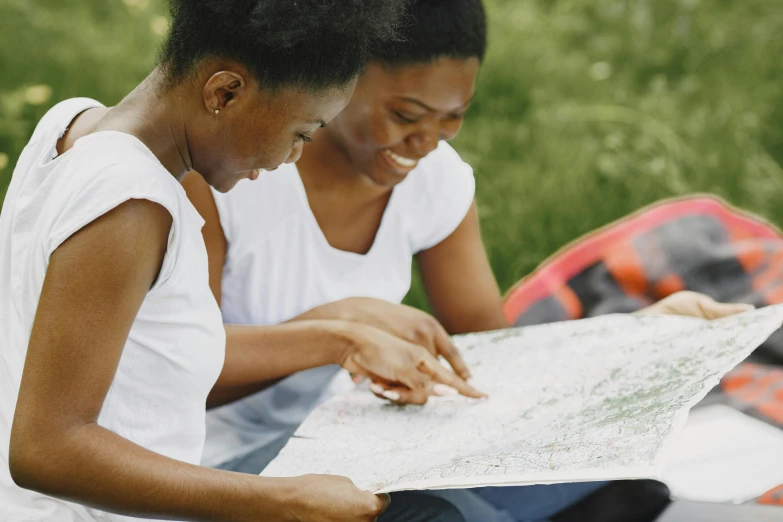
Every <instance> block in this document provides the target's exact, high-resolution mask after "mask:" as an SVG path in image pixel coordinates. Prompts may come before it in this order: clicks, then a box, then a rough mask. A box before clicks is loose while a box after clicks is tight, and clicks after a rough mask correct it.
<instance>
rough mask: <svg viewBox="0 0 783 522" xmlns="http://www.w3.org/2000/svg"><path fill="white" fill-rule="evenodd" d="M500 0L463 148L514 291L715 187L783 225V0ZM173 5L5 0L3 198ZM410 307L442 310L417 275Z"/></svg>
mask: <svg viewBox="0 0 783 522" xmlns="http://www.w3.org/2000/svg"><path fill="white" fill-rule="evenodd" d="M487 3H488V8H489V16H490V22H491V29H490V50H489V54H488V56H487V60H486V63H485V65H484V67H483V69H482V73H481V78H480V82H479V89H478V94H477V96H476V102H475V105H474V106H473V108H472V109H471V110H470V112H469V115H468V118H467V121H466V122H465V127H464V129H463V131H462V133H461V134H460V136H459V137H458V138H457V139H456V140H455V147H456V148H457V149H458V150H459V151H460V153H462V155H463V156H464V157H465V159H466V160H467V161H469V162H470V163H471V164H472V165H473V166H474V168H475V171H476V176H477V180H478V196H477V197H478V201H479V205H480V207H479V208H480V214H481V220H482V226H483V233H484V239H485V242H486V246H487V249H488V251H489V254H490V258H491V261H492V265H493V268H494V270H495V273H496V275H497V277H498V280H499V282H500V285H501V287H502V288H503V289H506V288H508V287H509V286H510V285H511V284H513V283H514V282H515V281H516V280H517V279H519V278H520V277H522V276H523V275H525V274H526V273H528V272H529V271H530V270H532V269H533V268H534V267H535V266H536V264H538V263H539V262H540V261H541V260H543V259H544V258H546V256H548V255H550V254H551V253H553V252H554V251H555V250H557V249H558V248H559V247H561V246H562V245H564V244H566V243H567V242H569V241H571V240H573V239H575V238H577V237H578V236H580V235H582V234H584V233H586V232H589V231H590V230H593V229H595V228H597V227H600V226H602V225H605V224H606V223H608V222H611V221H612V220H615V219H617V218H619V217H622V216H623V215H625V214H627V213H629V212H632V211H633V210H636V209H638V208H639V207H641V206H643V205H646V204H649V203H651V202H653V201H655V200H658V199H661V198H664V197H668V196H673V195H681V194H686V193H690V192H713V193H717V194H719V195H721V196H723V197H725V198H726V199H728V200H729V201H731V202H733V203H735V204H737V205H739V206H742V207H745V208H748V209H750V210H753V211H755V212H758V213H759V214H762V215H764V216H766V217H767V218H768V219H770V220H772V221H773V222H775V223H778V224H783V168H782V167H781V165H783V60H782V59H781V57H783V38H781V35H783V4H781V3H780V2H776V1H770V0H712V1H709V2H708V1H706V0H704V1H700V0H606V1H602V2H596V1H593V0H487ZM164 11H165V9H164V5H163V3H162V1H161V0H80V1H79V2H57V1H55V0H0V12H2V13H3V15H2V17H0V46H1V47H0V48H1V49H3V51H1V52H0V70H1V71H3V73H4V74H2V75H0V195H2V194H3V193H4V191H5V187H6V185H7V183H8V181H9V179H10V175H11V171H12V170H13V166H14V164H15V162H16V158H17V156H18V154H19V153H20V152H21V149H22V147H23V146H24V144H25V142H26V140H27V139H28V137H29V135H30V133H31V132H32V129H33V127H34V125H35V122H36V121H37V120H38V118H40V117H41V115H42V114H43V113H44V112H45V110H46V109H47V108H48V107H49V106H51V104H53V103H54V102H55V101H57V100H61V99H64V98H68V97H72V96H90V97H94V98H97V99H99V100H101V101H103V102H104V103H106V104H112V103H115V102H117V101H118V100H119V99H120V98H121V97H122V96H123V95H124V94H125V93H126V92H127V91H128V90H130V89H131V88H132V87H133V86H134V85H135V84H136V83H137V82H138V81H139V80H140V79H141V78H143V77H144V75H146V73H147V72H148V71H149V69H150V68H151V67H152V66H153V64H154V59H155V52H156V49H157V47H158V45H159V43H160V38H161V33H162V30H163V29H165V22H164V20H163V19H162V18H161V15H162V14H163V13H164ZM36 86H38V87H36ZM42 86H43V87H42ZM47 86H48V87H49V88H50V91H48V90H47V89H46V87H47ZM31 87H33V89H31ZM49 92H50V96H49V97H48V98H47V97H46V94H47V93H49ZM41 100H43V101H41ZM31 102H34V103H31ZM36 103H37V104H36ZM2 154H5V155H6V158H7V165H6V166H5V168H2V165H3V156H2ZM408 301H409V302H410V303H412V304H415V305H419V306H425V298H424V295H423V292H422V290H421V286H420V284H418V282H417V283H416V284H415V285H414V288H413V290H412V291H411V295H410V296H409V298H408Z"/></svg>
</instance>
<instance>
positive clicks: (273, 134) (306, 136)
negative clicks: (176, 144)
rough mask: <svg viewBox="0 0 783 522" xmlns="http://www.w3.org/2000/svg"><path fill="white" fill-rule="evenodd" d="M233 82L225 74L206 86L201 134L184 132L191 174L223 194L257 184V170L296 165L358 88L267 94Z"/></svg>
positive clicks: (250, 84) (253, 86)
mask: <svg viewBox="0 0 783 522" xmlns="http://www.w3.org/2000/svg"><path fill="white" fill-rule="evenodd" d="M221 74H222V73H221ZM215 76H217V74H216V75H215ZM215 76H213V78H214V77H215ZM232 79H233V77H232V76H231V74H229V77H228V78H222V79H221V78H219V79H218V80H217V81H216V82H215V85H210V84H209V82H208V83H207V85H206V87H205V88H204V105H205V106H206V108H207V111H206V113H205V114H206V116H205V117H203V118H200V122H201V123H200V125H199V127H200V128H199V129H197V130H195V131H193V132H191V130H190V129H188V132H187V136H188V141H189V142H190V143H189V150H190V152H191V160H192V164H193V169H194V170H196V171H198V172H199V173H200V174H201V175H202V176H203V177H204V179H205V180H206V181H207V183H209V184H210V185H212V186H213V187H215V188H216V189H217V190H219V191H221V192H226V191H228V190H230V189H231V188H233V187H234V185H236V183H237V182H238V181H239V180H241V179H245V178H250V179H256V178H257V177H258V175H259V171H261V170H274V169H276V168H277V167H279V166H280V165H281V164H283V163H292V162H295V161H297V160H298V159H299V156H300V155H301V153H302V146H303V145H304V143H305V142H307V141H310V138H311V136H312V134H313V133H314V132H315V131H316V130H318V129H319V128H321V127H323V126H325V125H326V123H328V122H329V121H331V120H332V119H333V118H334V117H335V116H336V115H337V114H339V113H340V111H341V110H343V108H344V107H345V106H346V105H347V104H348V102H349V100H350V99H351V95H352V94H353V91H354V88H355V86H356V82H355V81H354V82H351V83H350V84H349V85H347V86H345V87H342V88H334V89H329V90H324V91H320V92H317V93H314V92H311V91H307V90H294V89H279V90H276V91H269V90H264V89H261V88H259V86H258V84H257V83H256V82H255V81H254V80H252V79H249V77H247V76H244V77H243V76H239V75H237V76H236V79H235V80H234V81H232ZM215 110H217V111H218V112H217V113H216V112H215ZM202 114H204V113H203V112H202Z"/></svg>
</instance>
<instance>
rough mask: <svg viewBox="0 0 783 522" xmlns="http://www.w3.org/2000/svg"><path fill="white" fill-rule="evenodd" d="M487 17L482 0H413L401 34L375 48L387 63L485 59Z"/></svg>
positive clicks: (374, 58) (400, 31)
mask: <svg viewBox="0 0 783 522" xmlns="http://www.w3.org/2000/svg"><path fill="white" fill-rule="evenodd" d="M486 49H487V17H486V14H485V12H484V5H483V3H482V0H412V1H411V2H410V3H409V4H408V9H407V11H406V15H405V16H404V17H403V20H402V22H401V24H400V29H399V38H397V39H394V40H389V41H387V42H384V43H383V44H381V45H380V46H378V47H377V48H376V50H375V52H373V57H372V58H373V60H375V61H379V62H383V63H385V64H387V65H392V66H394V65H405V64H409V63H429V62H433V61H435V60H437V59H438V58H443V57H447V58H462V59H464V58H474V57H475V58H478V59H479V60H480V61H481V60H483V59H484V54H485V53H486Z"/></svg>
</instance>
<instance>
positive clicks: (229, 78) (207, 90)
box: [204, 71, 247, 115]
mask: <svg viewBox="0 0 783 522" xmlns="http://www.w3.org/2000/svg"><path fill="white" fill-rule="evenodd" d="M246 87H247V80H246V79H245V77H244V76H243V75H241V74H239V73H236V72H233V71H219V72H216V73H215V74H213V75H212V76H210V78H209V79H208V80H207V82H206V83H205V84H204V106H205V107H206V109H207V110H208V111H209V112H211V113H214V114H216V115H218V114H220V113H221V112H223V111H225V110H227V109H229V108H230V107H231V106H232V105H234V104H235V103H236V101H237V99H238V97H240V96H242V94H244V92H245V91H246Z"/></svg>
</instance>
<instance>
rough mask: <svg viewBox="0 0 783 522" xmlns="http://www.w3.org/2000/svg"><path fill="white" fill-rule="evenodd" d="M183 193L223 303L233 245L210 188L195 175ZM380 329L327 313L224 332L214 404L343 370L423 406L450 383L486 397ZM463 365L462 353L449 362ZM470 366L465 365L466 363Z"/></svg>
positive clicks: (231, 327)
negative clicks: (317, 372) (307, 375)
mask: <svg viewBox="0 0 783 522" xmlns="http://www.w3.org/2000/svg"><path fill="white" fill-rule="evenodd" d="M183 186H184V188H185V192H186V193H187V194H188V197H189V198H190V200H191V202H192V203H193V205H194V206H195V207H196V209H197V210H198V212H199V213H200V214H201V217H202V218H203V219H204V221H205V222H206V224H205V226H204V228H203V230H202V231H203V234H204V243H205V245H206V247H207V254H208V256H209V267H210V286H211V288H212V291H213V293H214V294H215V298H216V299H217V301H218V303H220V301H221V294H220V291H221V288H220V280H221V278H222V270H223V263H224V260H225V257H226V248H227V241H226V237H225V234H224V233H223V229H222V227H221V226H220V216H219V215H218V212H217V206H216V205H215V200H214V197H213V195H212V191H211V190H210V189H209V187H208V186H207V184H206V183H205V182H204V180H203V179H201V177H200V176H198V174H196V173H191V174H188V175H187V176H186V177H185V179H184V180H183ZM375 326H376V325H367V324H359V323H357V322H352V321H350V320H341V317H339V316H335V315H329V314H323V315H319V314H312V313H306V314H303V315H302V316H300V317H297V318H294V319H292V320H290V321H288V322H286V323H283V324H280V325H275V326H239V325H226V359H225V362H224V364H223V371H222V372H221V373H220V377H219V378H218V381H217V383H216V384H215V387H214V388H213V390H212V392H211V393H210V396H209V399H208V405H209V406H210V407H214V406H217V405H220V404H225V403H227V402H231V401H233V400H237V399H240V398H242V397H245V396H247V395H250V394H252V393H255V392H256V391H259V390H262V389H264V388H266V387H268V386H270V385H272V384H274V383H275V382H276V381H277V380H279V379H281V378H283V377H286V376H288V375H291V374H293V373H296V372H299V371H302V370H307V369H310V368H317V367H319V366H325V365H328V364H340V365H342V366H343V367H345V368H351V369H352V371H355V372H358V373H360V374H362V375H364V376H366V377H371V378H375V379H380V380H383V381H386V382H394V383H400V384H404V385H405V386H407V387H409V388H411V389H415V390H417V393H416V394H414V396H415V397H416V402H422V398H423V397H426V396H427V390H429V389H431V388H432V387H433V386H434V384H436V383H440V384H447V385H449V386H452V387H454V388H455V389H457V390H458V391H459V392H460V393H462V394H464V395H466V396H469V397H483V394H482V393H481V392H479V391H478V390H475V389H474V388H472V387H471V386H469V385H468V384H467V383H465V381H464V379H462V378H461V377H458V376H457V375H455V374H454V373H452V372H448V371H445V370H444V369H443V367H442V366H441V365H440V363H438V362H437V359H436V357H437V354H433V353H432V352H430V351H428V349H427V347H424V346H421V345H419V344H417V343H416V340H415V339H407V338H404V337H398V336H395V335H392V334H390V333H388V332H387V331H384V330H383V329H381V328H377V327H375ZM447 358H448V360H449V361H450V362H454V361H457V362H456V363H455V364H457V365H456V366H455V369H457V371H458V372H459V373H460V375H463V373H462V371H461V370H462V368H461V367H460V366H459V362H461V359H459V354H458V353H457V354H456V356H452V355H451V354H450V355H449V356H448V357H447ZM463 366H464V364H463Z"/></svg>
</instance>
